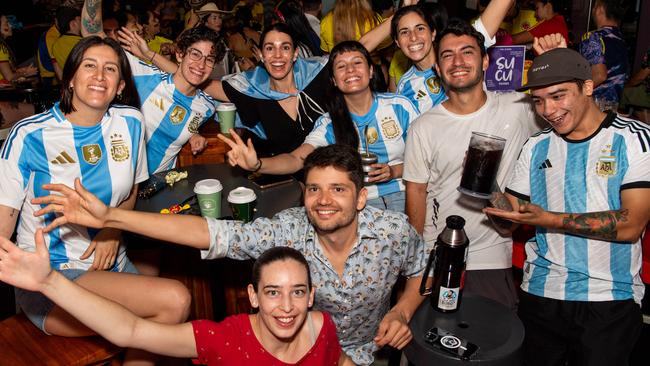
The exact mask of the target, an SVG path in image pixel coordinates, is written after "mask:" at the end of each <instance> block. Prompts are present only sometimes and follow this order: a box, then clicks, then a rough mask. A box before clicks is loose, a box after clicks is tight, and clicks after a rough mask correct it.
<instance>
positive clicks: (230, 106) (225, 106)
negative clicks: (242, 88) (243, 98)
mask: <svg viewBox="0 0 650 366" xmlns="http://www.w3.org/2000/svg"><path fill="white" fill-rule="evenodd" d="M217 110H218V111H222V112H228V111H236V110H237V107H236V106H235V103H221V104H219V105H218V106H217Z"/></svg>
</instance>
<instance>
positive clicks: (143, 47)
mask: <svg viewBox="0 0 650 366" xmlns="http://www.w3.org/2000/svg"><path fill="white" fill-rule="evenodd" d="M117 39H118V40H119V41H120V43H121V44H122V47H124V49H126V50H127V51H129V52H131V53H132V54H133V55H134V56H135V57H137V58H139V59H141V60H144V61H149V60H151V59H152V57H151V56H152V55H153V51H152V50H151V49H149V46H148V45H147V41H145V40H144V38H142V37H141V36H140V35H139V34H137V33H136V32H133V31H132V30H129V29H126V28H125V27H122V28H120V29H119V30H118V31H117Z"/></svg>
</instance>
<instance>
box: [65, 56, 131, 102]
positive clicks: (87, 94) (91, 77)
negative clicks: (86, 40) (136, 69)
mask: <svg viewBox="0 0 650 366" xmlns="http://www.w3.org/2000/svg"><path fill="white" fill-rule="evenodd" d="M124 85H125V83H124V81H123V80H122V79H121V74H120V68H119V58H118V56H117V53H115V51H114V50H113V49H112V48H110V47H109V46H105V45H101V46H94V47H90V48H88V50H86V52H85V53H84V55H83V58H82V61H81V63H80V64H79V68H78V69H77V71H76V72H75V74H74V76H73V78H72V79H71V80H70V86H71V87H72V89H73V91H74V93H73V95H72V105H73V106H74V108H75V109H76V110H81V109H84V108H91V109H95V110H101V111H105V110H106V109H107V108H108V106H109V105H110V103H111V102H112V101H113V99H114V98H115V95H116V94H118V93H121V92H122V89H124Z"/></svg>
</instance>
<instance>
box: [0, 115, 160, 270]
mask: <svg viewBox="0 0 650 366" xmlns="http://www.w3.org/2000/svg"><path fill="white" fill-rule="evenodd" d="M0 153H1V155H0V205H4V206H7V207H11V208H14V209H16V210H20V211H21V214H20V220H19V224H18V237H17V244H18V246H19V247H20V248H22V249H26V250H30V251H33V250H34V233H35V232H36V230H37V229H39V228H44V227H45V226H47V225H48V224H50V223H51V222H52V221H53V220H54V219H55V218H56V216H55V214H53V213H50V214H46V215H44V216H42V217H34V211H37V210H39V209H40V208H41V206H38V205H34V204H32V203H31V199H32V198H34V197H40V196H45V195H47V194H48V191H45V190H43V189H42V185H43V184H46V183H63V184H65V185H68V186H73V185H74V179H75V178H77V177H79V178H81V182H82V183H83V185H84V186H85V187H86V189H88V190H89V191H90V192H92V193H93V194H95V195H96V196H97V197H99V199H100V200H102V202H104V203H105V204H106V205H109V206H113V207H114V206H117V205H119V204H120V203H121V202H122V201H124V200H125V199H127V198H128V197H129V194H130V193H131V189H132V188H133V185H135V184H137V183H139V182H142V181H144V180H146V179H147V178H148V174H147V163H146V161H145V159H144V157H145V150H144V128H143V124H142V114H141V113H140V111H138V110H137V109H135V108H131V107H126V106H117V105H114V106H112V107H111V108H109V110H108V112H107V113H106V114H105V115H104V117H103V118H102V120H101V122H100V123H98V124H97V125H95V126H90V127H86V126H78V125H74V124H72V123H70V122H69V121H68V120H66V118H65V117H64V115H63V112H61V110H60V109H59V104H58V103H57V104H55V105H54V107H52V108H51V109H50V110H48V111H46V112H43V113H41V114H37V115H35V116H32V117H29V118H26V119H24V120H22V121H19V122H17V123H16V124H15V125H14V127H13V128H12V129H11V132H10V133H9V136H8V137H7V140H5V143H4V146H3V147H2V150H1V152H0ZM98 231H99V230H95V229H88V228H86V227H83V226H79V225H71V224H67V225H63V226H61V227H59V228H57V229H54V230H52V231H51V232H49V233H48V234H46V235H45V242H46V244H47V246H48V248H49V252H50V262H51V264H52V267H53V268H55V269H88V268H89V267H90V266H91V265H92V263H93V260H94V254H93V255H91V256H90V257H89V258H87V259H85V260H80V259H79V257H80V256H81V255H82V254H83V253H84V252H85V251H86V249H87V248H88V245H89V244H90V242H91V241H92V239H93V238H94V237H95V235H96V234H97V232H98ZM125 258H126V257H125V252H124V246H123V245H121V246H120V248H119V251H118V256H117V259H116V261H115V266H114V267H113V268H112V270H114V271H115V270H121V269H122V268H123V266H124V263H125Z"/></svg>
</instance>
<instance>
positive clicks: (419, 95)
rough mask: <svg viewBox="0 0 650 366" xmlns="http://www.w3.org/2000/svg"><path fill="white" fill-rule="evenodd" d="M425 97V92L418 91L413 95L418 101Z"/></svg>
mask: <svg viewBox="0 0 650 366" xmlns="http://www.w3.org/2000/svg"><path fill="white" fill-rule="evenodd" d="M426 96H427V92H426V91H424V90H422V89H420V90H418V92H417V94H415V99H417V100H420V99H422V98H424V97H426Z"/></svg>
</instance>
